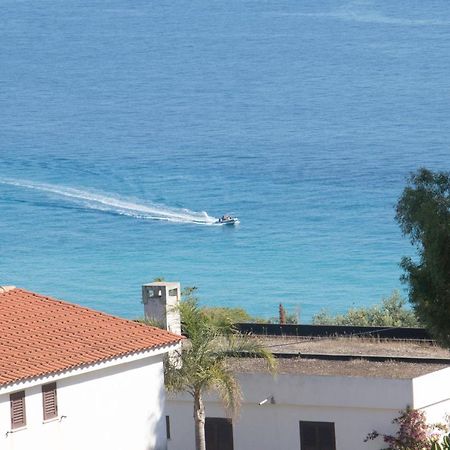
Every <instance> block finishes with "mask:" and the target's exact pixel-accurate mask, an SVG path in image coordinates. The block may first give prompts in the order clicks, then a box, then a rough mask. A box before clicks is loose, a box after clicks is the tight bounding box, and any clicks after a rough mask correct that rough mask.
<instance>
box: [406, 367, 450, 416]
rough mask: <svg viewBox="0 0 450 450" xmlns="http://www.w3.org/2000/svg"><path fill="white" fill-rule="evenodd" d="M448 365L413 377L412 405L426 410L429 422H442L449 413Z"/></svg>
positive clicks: (449, 370) (449, 374) (449, 369)
mask: <svg viewBox="0 0 450 450" xmlns="http://www.w3.org/2000/svg"><path fill="white" fill-rule="evenodd" d="M449 380H450V367H447V368H446V369H442V370H438V371H436V372H433V373H429V374H427V375H424V376H421V377H417V378H414V380H413V389H414V399H413V402H412V407H413V408H416V409H422V410H424V411H425V412H426V415H427V418H428V421H429V422H433V423H437V422H442V421H443V419H444V417H445V415H446V414H450V383H449Z"/></svg>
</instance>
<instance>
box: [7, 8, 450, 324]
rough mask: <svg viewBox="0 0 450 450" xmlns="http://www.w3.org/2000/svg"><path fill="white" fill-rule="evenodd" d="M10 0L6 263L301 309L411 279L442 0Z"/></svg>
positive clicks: (98, 283) (108, 292)
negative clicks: (417, 188)
mask: <svg viewBox="0 0 450 450" xmlns="http://www.w3.org/2000/svg"><path fill="white" fill-rule="evenodd" d="M0 5H1V9H2V14H1V18H0V180H1V181H2V183H0V284H14V285H18V286H22V287H25V288H28V289H31V290H34V291H37V292H41V293H45V294H49V295H53V296H56V297H59V298H63V299H66V300H70V301H74V302H77V303H80V304H84V305H87V306H91V307H94V308H97V309H101V310H104V311H107V312H110V313H114V314H119V315H122V316H125V317H135V316H138V315H140V314H141V306H142V305H140V303H139V301H140V285H141V284H142V283H144V282H149V281H151V280H152V279H153V278H155V277H159V276H164V277H165V278H166V279H168V280H174V281H175V280H179V281H181V283H182V284H183V285H185V286H186V285H196V286H198V287H199V288H200V291H199V294H200V297H201V299H202V301H203V302H204V303H208V304H211V305H228V306H242V307H245V308H247V309H248V310H249V311H250V312H251V313H254V314H259V315H264V316H274V315H276V314H277V305H278V303H279V302H283V303H284V305H285V306H286V307H287V308H288V309H290V310H292V311H296V310H299V311H300V314H301V317H302V320H303V321H307V320H308V319H309V318H310V317H311V315H312V314H314V313H316V312H318V311H319V310H320V309H321V308H323V307H326V308H328V309H329V310H330V311H332V312H339V311H343V310H345V309H347V307H349V306H352V305H369V304H373V303H375V302H378V301H379V300H380V298H381V297H382V296H387V295H389V293H390V292H391V291H392V289H394V288H401V284H400V282H399V276H400V269H399V267H398V263H399V261H400V259H401V257H402V256H403V255H406V254H412V252H413V249H412V248H411V247H410V245H409V243H408V241H407V240H406V239H404V238H402V237H401V235H400V232H399V229H398V226H397V225H396V223H395V221H394V205H395V202H396V199H397V198H398V196H399V194H400V193H401V190H402V188H403V186H404V184H405V177H406V176H407V175H408V173H409V172H410V171H412V170H415V169H417V168H418V167H420V166H427V167H429V168H432V169H442V170H448V169H449V168H450V164H449V163H450V158H449V157H450V145H449V144H450V3H449V2H448V1H446V0H429V1H426V2H424V1H396V2H388V1H370V0H368V1H354V2H352V1H327V0H304V1H301V2H298V1H294V0H267V1H265V0H251V1H249V0H230V1H226V2H225V1H217V0H208V1H206V0H189V1H187V0H173V1H164V0H162V1H150V0H145V1H143V0H136V1H134V0H132V1H128V2H123V1H117V0H108V1H106V0H103V1H102V0H89V1H86V0H82V1H81V0H80V1H75V0H66V1H64V2H62V1H56V0H41V1H39V2H35V1H31V0H20V1H18V0H14V1H10V0H2V1H1V2H0ZM130 203H132V204H130ZM184 209H187V210H189V211H185V210H184ZM202 211H205V212H206V213H207V214H208V216H205V215H204V214H202ZM228 212H232V213H234V214H236V215H238V216H239V217H240V219H241V225H240V226H239V227H237V228H229V227H228V228H227V227H219V226H210V225H205V224H198V223H193V222H196V221H205V222H207V221H208V220H212V219H210V218H213V217H218V216H220V215H221V214H223V213H228ZM155 218H156V219H155ZM165 218H170V219H171V221H167V220H158V219H165Z"/></svg>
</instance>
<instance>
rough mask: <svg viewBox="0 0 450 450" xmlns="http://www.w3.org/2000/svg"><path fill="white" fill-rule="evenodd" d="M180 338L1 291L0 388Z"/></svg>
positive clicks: (16, 292) (18, 292)
mask: <svg viewBox="0 0 450 450" xmlns="http://www.w3.org/2000/svg"><path fill="white" fill-rule="evenodd" d="M180 339H181V337H180V336H177V335H175V334H172V333H169V332H167V331H164V330H161V329H159V328H155V327H150V326H148V325H143V324H140V323H136V322H131V321H129V320H125V319H120V318H118V317H113V316H110V315H108V314H104V313H101V312H98V311H94V310H92V309H89V308H84V307H82V306H78V305H74V304H71V303H67V302H63V301H60V300H55V299H53V298H50V297H45V296H43V295H39V294H35V293H33V292H28V291H25V290H23V289H17V288H14V289H10V290H6V291H3V290H0V385H2V384H7V383H11V382H15V381H19V380H23V379H26V378H32V377H36V376H40V375H45V374H49V373H52V372H58V371H63V370H67V369H70V368H75V367H77V366H81V365H84V364H93V363H97V362H100V361H103V360H107V359H111V358H115V357H119V356H124V355H128V354H131V353H135V352H139V351H143V350H149V349H153V348H157V347H162V346H165V345H170V344H175V343H177V342H178V341H180Z"/></svg>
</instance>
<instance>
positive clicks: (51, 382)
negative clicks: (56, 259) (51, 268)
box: [0, 287, 181, 450]
mask: <svg viewBox="0 0 450 450" xmlns="http://www.w3.org/2000/svg"><path fill="white" fill-rule="evenodd" d="M180 339H181V337H180V336H179V335H175V334H172V333H169V332H166V331H163V330H160V329H158V328H153V327H149V326H147V325H142V324H138V323H135V322H131V321H128V320H124V319H119V318H116V317H113V316H109V315H107V314H103V313H100V312H97V311H93V310H91V309H88V308H84V307H81V306H77V305H73V304H70V303H66V302H62V301H58V300H55V299H52V298H49V297H45V296H42V295H38V294H34V293H32V292H28V291H25V290H22V289H16V288H12V287H1V288H0V448H1V449H2V450H3V449H4V450H30V449H37V450H40V449H42V450H44V449H45V450H80V449H83V450H103V449H108V450H165V449H166V448H167V439H166V421H165V416H164V413H163V410H164V401H165V395H164V384H163V357H164V355H165V354H166V353H167V352H168V351H169V350H174V349H175V348H176V347H177V346H178V345H179V342H180Z"/></svg>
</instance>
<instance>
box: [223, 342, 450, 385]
mask: <svg viewBox="0 0 450 450" xmlns="http://www.w3.org/2000/svg"><path fill="white" fill-rule="evenodd" d="M255 337H256V338H257V339H259V340H260V341H262V342H263V344H264V346H265V347H266V348H267V349H269V350H271V351H272V352H273V353H274V354H275V356H277V363H278V370H277V372H278V373H280V374H299V375H323V376H355V377H377V378H389V379H395V378H397V379H412V378H415V377H418V376H421V375H425V374H427V373H431V372H435V371H437V370H441V369H444V368H446V367H450V351H449V350H447V349H445V348H442V347H439V346H438V345H437V344H435V343H430V342H429V341H406V340H392V339H390V340H386V339H382V340H380V339H377V338H370V337H369V338H368V337H364V338H362V337H342V336H341V337H320V338H311V337H306V338H305V337H295V336H286V337H282V336H255ZM390 358H394V359H390ZM229 364H230V366H231V368H232V369H233V370H234V371H236V372H243V373H251V372H256V373H259V372H264V371H266V365H265V362H264V360H263V359H260V358H246V357H242V358H232V359H230V362H229Z"/></svg>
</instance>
